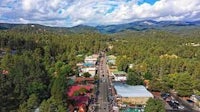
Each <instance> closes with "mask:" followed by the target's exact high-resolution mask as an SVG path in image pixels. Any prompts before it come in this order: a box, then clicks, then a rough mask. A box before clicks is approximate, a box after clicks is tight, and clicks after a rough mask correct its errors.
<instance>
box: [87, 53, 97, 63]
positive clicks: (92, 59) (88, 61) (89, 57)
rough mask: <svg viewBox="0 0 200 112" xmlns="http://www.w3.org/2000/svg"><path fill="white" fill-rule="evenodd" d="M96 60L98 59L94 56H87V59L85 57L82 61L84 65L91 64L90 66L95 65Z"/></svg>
mask: <svg viewBox="0 0 200 112" xmlns="http://www.w3.org/2000/svg"><path fill="white" fill-rule="evenodd" d="M97 59H98V57H97V56H96V55H95V56H93V55H92V56H87V57H85V60H84V62H85V63H91V64H94V65H95V64H96V63H97Z"/></svg>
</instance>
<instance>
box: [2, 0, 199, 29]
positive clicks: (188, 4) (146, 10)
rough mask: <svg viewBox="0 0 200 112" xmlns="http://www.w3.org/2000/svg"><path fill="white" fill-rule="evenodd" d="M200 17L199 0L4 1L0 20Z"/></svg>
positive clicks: (72, 22) (67, 22)
mask: <svg viewBox="0 0 200 112" xmlns="http://www.w3.org/2000/svg"><path fill="white" fill-rule="evenodd" d="M147 19H148V20H156V21H168V20H173V21H196V20H200V0H159V1H156V0H1V1H0V22H11V23H38V24H44V25H50V26H64V27H65V26H76V25H79V24H85V25H92V26H95V25H108V24H122V23H128V22H133V21H139V20H147Z"/></svg>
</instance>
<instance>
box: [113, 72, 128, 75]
mask: <svg viewBox="0 0 200 112" xmlns="http://www.w3.org/2000/svg"><path fill="white" fill-rule="evenodd" d="M113 74H115V75H120V74H127V73H126V72H124V71H114V72H113Z"/></svg>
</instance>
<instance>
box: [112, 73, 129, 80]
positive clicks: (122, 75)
mask: <svg viewBox="0 0 200 112" xmlns="http://www.w3.org/2000/svg"><path fill="white" fill-rule="evenodd" d="M111 76H112V77H113V80H114V81H126V80H127V73H126V72H124V71H114V72H112V73H111Z"/></svg>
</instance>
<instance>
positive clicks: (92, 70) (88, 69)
mask: <svg viewBox="0 0 200 112" xmlns="http://www.w3.org/2000/svg"><path fill="white" fill-rule="evenodd" d="M86 72H88V73H89V74H91V77H94V76H95V75H96V73H97V68H96V67H86V68H81V70H80V73H79V76H82V75H83V73H86Z"/></svg>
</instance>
